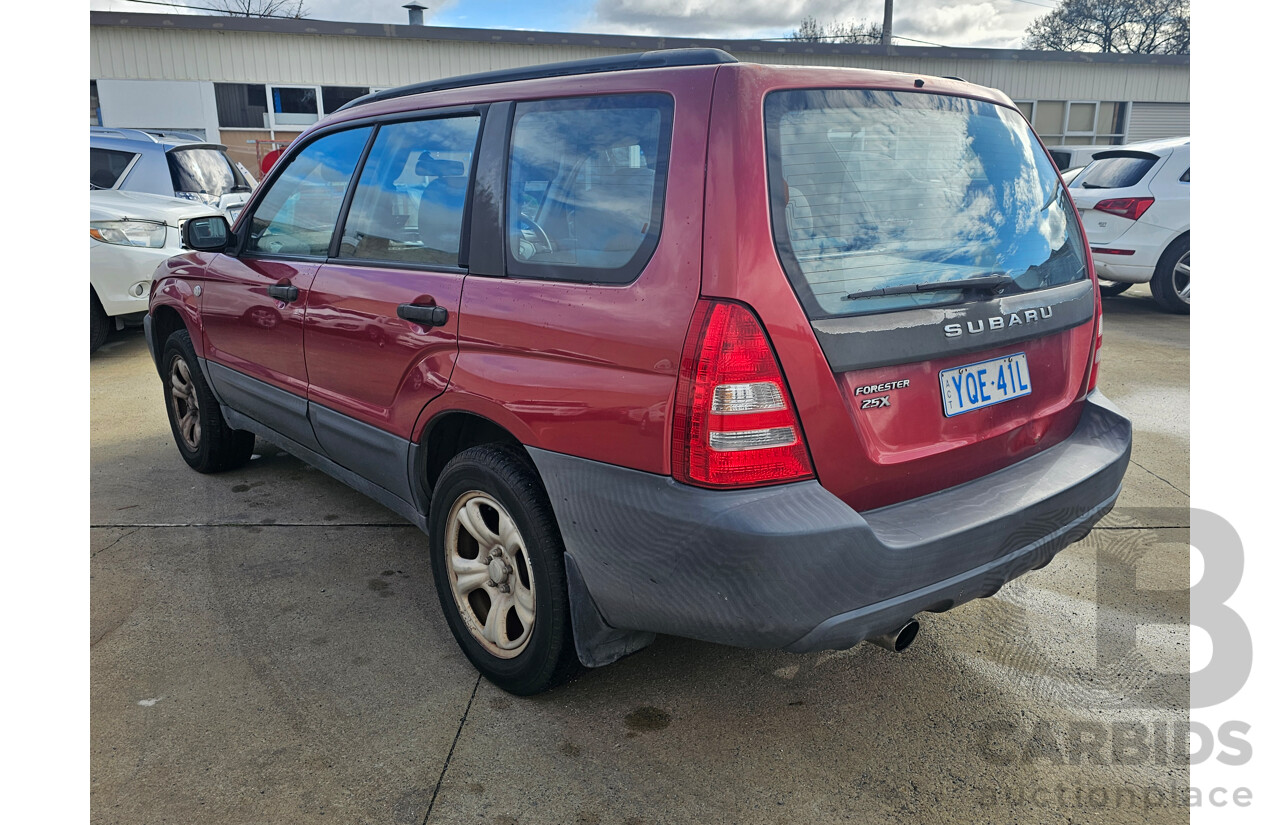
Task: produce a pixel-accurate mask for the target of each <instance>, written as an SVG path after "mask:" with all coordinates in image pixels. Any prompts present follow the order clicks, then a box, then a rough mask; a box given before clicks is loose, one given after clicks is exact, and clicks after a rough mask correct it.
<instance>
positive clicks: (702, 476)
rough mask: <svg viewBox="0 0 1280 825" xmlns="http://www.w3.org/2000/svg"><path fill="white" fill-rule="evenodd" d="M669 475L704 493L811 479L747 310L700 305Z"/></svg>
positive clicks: (679, 395)
mask: <svg viewBox="0 0 1280 825" xmlns="http://www.w3.org/2000/svg"><path fill="white" fill-rule="evenodd" d="M672 427H673V433H672V435H673V437H672V456H671V458H672V461H671V472H672V475H673V476H675V478H676V480H677V481H683V482H685V483H687V484H696V485H699V486H701V487H755V486H760V485H765V484H781V483H783V482H787V481H798V480H800V479H806V478H813V466H812V464H811V463H810V461H809V450H808V448H807V447H806V446H805V442H804V433H803V432H802V431H801V430H800V420H799V418H798V417H797V416H796V413H795V404H794V403H793V402H792V400H791V396H790V393H788V392H787V388H786V384H785V383H784V382H783V379H782V369H781V368H780V367H779V366H778V359H777V357H776V356H774V354H773V349H772V348H771V347H770V346H769V341H768V339H767V338H766V337H765V334H764V329H763V328H762V327H761V326H760V322H759V321H758V320H756V317H755V315H754V314H752V312H751V310H749V309H747V308H746V307H744V306H742V305H740V304H731V303H727V302H723V301H707V300H701V301H699V302H698V306H697V309H696V310H695V311H694V314H693V323H692V324H691V325H690V327H689V335H688V337H687V338H686V340H685V345H684V353H683V355H682V357H681V359H680V383H679V386H678V387H677V389H676V408H675V411H674V414H673V416H672Z"/></svg>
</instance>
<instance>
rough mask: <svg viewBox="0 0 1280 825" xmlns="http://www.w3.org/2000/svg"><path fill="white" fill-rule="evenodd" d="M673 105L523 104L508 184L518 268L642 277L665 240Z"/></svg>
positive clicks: (634, 101)
mask: <svg viewBox="0 0 1280 825" xmlns="http://www.w3.org/2000/svg"><path fill="white" fill-rule="evenodd" d="M672 110H673V104H672V100H671V98H670V97H669V96H667V95H662V94H633V95H609V96H603V97H586V98H572V99H567V100H548V101H534V102H525V103H520V104H518V105H517V106H516V112H515V125H514V127H513V131H512V135H511V161H510V167H509V174H508V190H507V270H508V272H510V273H511V274H513V275H525V276H529V277H541V278H556V279H564V280H576V281H590V282H598V283H626V282H629V281H632V280H634V279H635V278H636V277H637V276H638V275H639V274H640V270H641V269H643V267H644V264H645V263H647V261H648V259H649V257H650V256H651V255H652V254H653V250H654V248H656V246H657V243H658V234H659V230H660V228H661V222H662V205H663V195H664V192H665V189H666V177H667V162H668V156H669V154H670V143H671V116H672Z"/></svg>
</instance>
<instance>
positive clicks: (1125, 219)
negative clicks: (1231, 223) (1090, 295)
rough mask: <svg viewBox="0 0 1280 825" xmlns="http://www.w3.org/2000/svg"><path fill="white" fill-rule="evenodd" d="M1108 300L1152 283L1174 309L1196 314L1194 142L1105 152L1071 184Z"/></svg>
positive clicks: (1187, 140)
mask: <svg viewBox="0 0 1280 825" xmlns="http://www.w3.org/2000/svg"><path fill="white" fill-rule="evenodd" d="M1070 191H1071V197H1072V199H1074V200H1075V202H1076V206H1077V207H1078V208H1079V210H1080V218H1081V223H1082V224H1083V225H1084V231H1085V235H1086V236H1087V237H1088V239H1089V248H1090V250H1091V251H1092V252H1093V264H1094V267H1095V268H1096V269H1097V271H1098V279H1099V281H1100V282H1102V294H1103V295H1119V294H1120V293H1121V292H1124V291H1125V290H1126V289H1128V288H1129V287H1130V286H1132V285H1133V284H1143V283H1147V282H1148V281H1149V282H1150V283H1151V294H1152V295H1153V296H1154V297H1155V299H1156V303H1158V304H1159V305H1160V307H1161V308H1162V309H1164V310H1166V311H1168V312H1179V313H1187V312H1190V311H1191V138H1170V139H1167V140H1156V141H1150V142H1147V143H1131V144H1128V145H1127V146H1123V147H1118V148H1116V149H1110V150H1107V151H1105V152H1099V153H1098V154H1097V155H1095V156H1094V159H1093V162H1092V163H1090V164H1089V165H1088V166H1087V167H1085V170H1084V171H1083V172H1081V173H1080V174H1079V175H1077V176H1076V178H1075V179H1074V180H1072V181H1071V186H1070Z"/></svg>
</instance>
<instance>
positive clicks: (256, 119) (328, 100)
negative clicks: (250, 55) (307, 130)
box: [213, 83, 369, 132]
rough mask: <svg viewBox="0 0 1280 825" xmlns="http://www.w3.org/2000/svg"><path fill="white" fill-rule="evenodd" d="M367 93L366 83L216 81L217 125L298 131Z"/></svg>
mask: <svg viewBox="0 0 1280 825" xmlns="http://www.w3.org/2000/svg"><path fill="white" fill-rule="evenodd" d="M368 93H369V88H368V87H367V86H273V85H271V84H269V83H215V84H213V94H214V98H215V100H216V101H217V104H218V125H219V126H221V127H222V128H224V129H267V130H271V131H274V130H276V129H280V130H283V131H293V132H296V131H298V130H299V129H301V128H303V127H306V126H310V125H311V124H313V123H315V122H316V121H318V120H319V119H320V118H322V117H324V116H325V115H329V114H333V113H334V112H336V111H338V109H340V108H341V107H342V106H343V105H344V104H346V103H349V102H350V101H352V100H355V99H356V98H358V97H361V96H363V95H367V94H368Z"/></svg>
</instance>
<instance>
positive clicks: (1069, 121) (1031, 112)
mask: <svg viewBox="0 0 1280 825" xmlns="http://www.w3.org/2000/svg"><path fill="white" fill-rule="evenodd" d="M1017 107H1018V109H1019V110H1020V111H1021V112H1022V114H1023V115H1025V116H1026V118H1027V120H1029V121H1031V125H1032V126H1033V127H1034V128H1035V130H1036V134H1037V135H1039V136H1040V139H1041V140H1042V141H1044V143H1045V145H1046V146H1108V145H1115V144H1121V143H1124V139H1125V125H1126V124H1125V120H1126V118H1125V115H1126V114H1127V112H1128V108H1129V105H1128V104H1127V103H1123V102H1120V101H1114V100H1103V101H1099V100H1023V101H1019V102H1018V103H1017Z"/></svg>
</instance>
